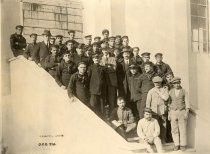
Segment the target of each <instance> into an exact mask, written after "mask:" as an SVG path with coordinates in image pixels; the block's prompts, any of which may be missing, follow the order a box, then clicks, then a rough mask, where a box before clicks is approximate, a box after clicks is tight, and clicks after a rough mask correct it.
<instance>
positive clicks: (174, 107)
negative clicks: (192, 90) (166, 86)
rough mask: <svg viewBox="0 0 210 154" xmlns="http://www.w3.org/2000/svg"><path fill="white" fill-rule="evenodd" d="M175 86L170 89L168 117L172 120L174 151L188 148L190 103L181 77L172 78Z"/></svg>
mask: <svg viewBox="0 0 210 154" xmlns="http://www.w3.org/2000/svg"><path fill="white" fill-rule="evenodd" d="M171 83H172V84H173V86H174V88H173V89H171V90H170V91H169V95H170V105H169V115H168V119H169V120H170V121H171V133H172V137H173V141H174V151H177V150H179V149H181V150H182V151H185V150H186V145H187V136H186V135H187V119H188V116H189V109H190V104H189V101H188V97H187V93H186V91H185V90H184V89H183V88H182V87H181V78H179V77H174V78H173V79H172V80H171Z"/></svg>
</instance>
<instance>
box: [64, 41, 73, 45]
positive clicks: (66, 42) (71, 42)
mask: <svg viewBox="0 0 210 154" xmlns="http://www.w3.org/2000/svg"><path fill="white" fill-rule="evenodd" d="M68 43H72V44H74V41H73V40H68V41H66V45H67V44H68Z"/></svg>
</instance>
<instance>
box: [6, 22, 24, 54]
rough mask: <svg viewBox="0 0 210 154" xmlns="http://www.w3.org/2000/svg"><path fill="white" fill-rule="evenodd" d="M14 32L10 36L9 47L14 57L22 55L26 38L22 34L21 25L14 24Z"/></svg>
mask: <svg viewBox="0 0 210 154" xmlns="http://www.w3.org/2000/svg"><path fill="white" fill-rule="evenodd" d="M15 29H16V32H15V33H14V34H12V35H11V36H10V47H11V50H12V52H13V55H14V57H17V56H19V55H23V52H24V50H25V48H26V45H27V44H26V39H25V38H24V37H23V36H22V33H23V26H21V25H18V26H16V28H15Z"/></svg>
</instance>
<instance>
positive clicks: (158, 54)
mask: <svg viewBox="0 0 210 154" xmlns="http://www.w3.org/2000/svg"><path fill="white" fill-rule="evenodd" d="M157 56H161V57H162V56H163V54H162V53H156V54H155V57H157Z"/></svg>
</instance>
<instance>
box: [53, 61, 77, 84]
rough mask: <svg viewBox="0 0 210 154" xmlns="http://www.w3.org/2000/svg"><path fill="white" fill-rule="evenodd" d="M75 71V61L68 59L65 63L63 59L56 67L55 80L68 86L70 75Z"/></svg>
mask: <svg viewBox="0 0 210 154" xmlns="http://www.w3.org/2000/svg"><path fill="white" fill-rule="evenodd" d="M76 71H77V67H76V65H75V63H73V62H72V61H69V62H68V63H66V62H65V61H64V60H62V61H61V63H60V65H59V66H58V67H57V68H56V75H55V80H56V82H57V83H58V85H59V86H62V85H63V86H66V87H67V86H68V84H69V80H70V77H71V75H72V74H73V73H75V72H76Z"/></svg>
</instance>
